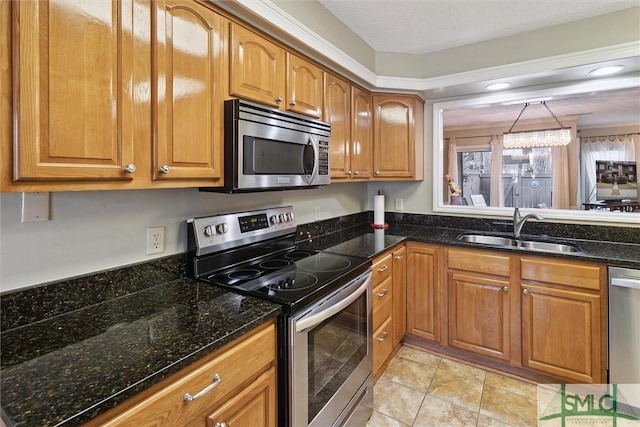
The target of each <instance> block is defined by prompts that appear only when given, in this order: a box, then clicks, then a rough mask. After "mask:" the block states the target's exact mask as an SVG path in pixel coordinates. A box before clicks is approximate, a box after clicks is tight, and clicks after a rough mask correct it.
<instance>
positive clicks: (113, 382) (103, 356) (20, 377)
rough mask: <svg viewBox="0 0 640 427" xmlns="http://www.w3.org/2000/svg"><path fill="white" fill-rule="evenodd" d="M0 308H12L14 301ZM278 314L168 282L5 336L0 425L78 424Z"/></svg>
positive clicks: (204, 287)
mask: <svg viewBox="0 0 640 427" xmlns="http://www.w3.org/2000/svg"><path fill="white" fill-rule="evenodd" d="M134 268H135V267H134ZM140 268H146V269H148V268H149V267H148V266H144V267H140ZM103 274H104V273H103ZM116 275H117V273H116ZM90 277H91V276H89V278H88V279H87V280H91V279H90ZM75 280H76V281H77V280H78V279H75ZM89 287H90V286H86V287H85V289H86V288H89ZM41 293H42V291H41V292H40V294H41ZM3 297H5V296H3ZM12 297H13V298H12ZM68 298H69V295H68V294H60V295H59V301H63V300H64V299H68ZM5 299H7V300H8V301H7V302H8V305H9V306H11V305H12V304H15V301H13V300H12V299H16V298H15V295H12V296H8V297H5ZM32 304H34V305H37V304H39V301H37V300H33V301H32ZM3 309H4V306H3ZM278 313H280V306H279V305H277V304H272V303H268V302H265V301H262V300H260V299H257V298H252V297H243V296H240V295H237V294H235V293H232V292H229V291H226V290H223V289H221V288H218V287H216V286H212V285H210V284H207V283H203V282H198V281H195V280H191V279H186V278H175V279H173V280H170V281H167V282H161V284H158V285H152V286H148V287H146V288H143V289H139V290H136V291H135V292H131V293H127V294H125V295H122V296H118V297H115V298H111V299H108V300H105V301H102V302H99V303H96V304H92V305H87V306H85V307H83V308H80V309H76V310H72V311H69V312H66V313H64V314H58V315H55V316H52V317H49V318H44V319H41V320H37V321H34V322H32V323H27V324H24V325H21V326H17V327H14V328H12V329H7V330H5V329H4V328H3V330H2V333H1V334H0V340H1V341H2V348H1V358H0V362H1V370H0V377H1V379H0V381H1V390H2V413H3V419H4V420H5V422H6V423H7V425H8V426H53V425H61V424H63V425H79V424H81V423H82V422H86V421H88V420H90V419H92V418H94V417H96V416H97V415H99V414H101V413H103V412H105V411H107V410H108V409H110V408H112V407H114V406H116V405H117V404H119V403H122V402H124V401H125V400H127V399H128V398H131V397H133V396H135V395H136V394H138V393H140V392H141V391H143V390H145V389H147V388H148V387H150V386H151V385H153V384H155V383H157V382H159V381H160V380H162V379H164V378H166V377H168V376H170V375H171V374H174V373H176V372H177V371H179V370H180V369H182V368H184V367H186V366H188V365H189V364H191V363H193V362H195V361H196V360H198V359H199V358H201V357H203V356H205V355H206V354H208V353H211V352H213V351H214V350H216V349H218V348H220V347H221V346H223V345H224V344H227V343H228V342H231V341H232V340H234V339H235V338H237V337H239V336H241V335H242V334H244V333H246V332H248V331H250V330H251V329H253V328H255V327H257V326H258V325H260V324H262V323H264V322H265V321H267V320H269V319H271V318H273V317H275V316H277V315H278ZM8 323H9V322H5V326H6V325H7V324H8Z"/></svg>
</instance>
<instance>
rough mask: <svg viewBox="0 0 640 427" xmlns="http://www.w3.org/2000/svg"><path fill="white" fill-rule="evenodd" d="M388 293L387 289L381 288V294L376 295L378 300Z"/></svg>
mask: <svg viewBox="0 0 640 427" xmlns="http://www.w3.org/2000/svg"><path fill="white" fill-rule="evenodd" d="M388 293H389V289H387V288H383V289H382V292H378V293H377V294H376V295H378V296H379V297H380V298H382V297H383V296H385V295H386V294H388Z"/></svg>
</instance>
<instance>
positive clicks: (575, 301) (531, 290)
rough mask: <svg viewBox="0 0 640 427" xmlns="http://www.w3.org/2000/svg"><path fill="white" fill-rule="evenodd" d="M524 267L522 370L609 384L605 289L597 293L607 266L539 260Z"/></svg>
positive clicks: (525, 261)
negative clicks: (524, 368)
mask: <svg viewBox="0 0 640 427" xmlns="http://www.w3.org/2000/svg"><path fill="white" fill-rule="evenodd" d="M521 265H522V268H521V270H522V276H523V280H522V284H521V289H522V290H521V300H522V364H523V366H525V367H527V368H530V369H533V370H536V371H538V372H542V373H545V374H549V375H552V376H554V377H558V378H562V379H566V380H569V381H573V382H578V383H600V382H602V383H606V382H607V375H606V365H605V363H606V357H605V355H606V335H605V334H604V330H605V326H604V325H605V321H604V318H605V313H606V305H605V301H606V296H605V293H604V289H605V287H604V285H602V286H600V287H599V289H594V288H595V286H594V284H598V283H604V282H605V280H606V278H605V277H606V276H605V274H606V268H605V266H604V265H599V264H591V263H578V262H566V261H557V260H544V259H541V258H523V259H522V260H521ZM534 270H535V272H534V273H533V274H530V273H529V272H531V271H534ZM560 271H561V272H562V274H561V275H559V276H556V275H554V274H550V272H560ZM535 279H538V280H535ZM567 284H570V285H571V286H567Z"/></svg>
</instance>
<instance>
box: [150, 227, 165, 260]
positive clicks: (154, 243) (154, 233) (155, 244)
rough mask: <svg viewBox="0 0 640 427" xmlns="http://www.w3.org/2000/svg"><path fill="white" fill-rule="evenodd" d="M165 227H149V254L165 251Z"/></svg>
mask: <svg viewBox="0 0 640 427" xmlns="http://www.w3.org/2000/svg"><path fill="white" fill-rule="evenodd" d="M164 230H165V228H164V227H149V228H147V255H152V254H160V253H162V252H164Z"/></svg>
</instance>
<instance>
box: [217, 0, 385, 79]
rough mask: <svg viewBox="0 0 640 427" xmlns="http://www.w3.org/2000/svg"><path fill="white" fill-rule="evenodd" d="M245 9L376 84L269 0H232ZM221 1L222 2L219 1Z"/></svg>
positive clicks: (368, 74)
mask: <svg viewBox="0 0 640 427" xmlns="http://www.w3.org/2000/svg"><path fill="white" fill-rule="evenodd" d="M234 2H235V3H238V4H240V5H241V6H242V7H243V8H245V9H246V10H248V11H250V12H252V13H254V14H256V15H257V16H259V17H260V18H262V19H264V20H266V21H268V22H269V23H271V24H272V25H273V26H275V27H277V28H279V29H280V30H282V31H284V32H286V33H288V34H289V35H291V36H292V37H294V38H295V39H297V40H299V41H300V42H301V43H303V44H304V45H306V46H308V47H310V48H311V49H313V50H315V51H317V52H318V53H320V54H321V55H323V56H324V57H326V58H328V59H330V60H331V61H333V62H335V63H336V64H338V65H339V66H341V67H342V68H344V69H346V70H347V71H350V72H352V73H353V74H355V75H356V76H358V77H359V78H361V79H362V80H364V81H365V82H367V83H369V84H370V85H375V84H376V79H377V76H376V74H375V73H374V72H373V71H371V70H370V69H368V68H367V67H365V66H364V65H362V64H361V63H359V62H358V61H356V60H355V59H353V58H352V57H351V56H349V55H347V54H346V53H344V52H343V51H342V50H340V49H338V48H337V47H336V46H335V45H333V44H331V43H329V42H328V41H327V40H326V39H325V38H323V37H321V36H320V35H318V34H317V33H315V32H314V31H311V30H310V29H309V28H307V27H306V26H304V25H303V24H302V23H301V22H300V21H298V20H297V19H295V18H294V17H292V16H291V15H289V14H288V13H286V12H285V11H284V10H282V9H281V8H279V7H278V6H276V5H275V4H274V3H272V2H271V1H269V0H234ZM221 3H223V2H221Z"/></svg>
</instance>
